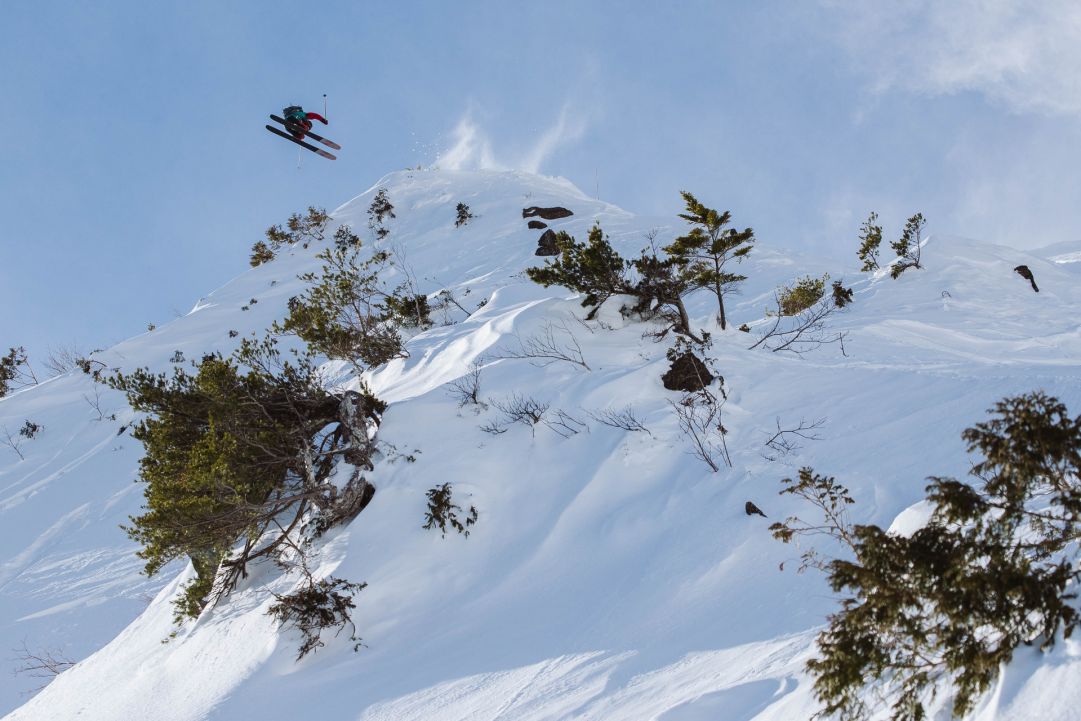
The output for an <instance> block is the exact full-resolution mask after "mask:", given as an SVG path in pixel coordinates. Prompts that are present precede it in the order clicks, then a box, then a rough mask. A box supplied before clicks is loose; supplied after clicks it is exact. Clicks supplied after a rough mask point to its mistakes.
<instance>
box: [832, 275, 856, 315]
mask: <svg viewBox="0 0 1081 721" xmlns="http://www.w3.org/2000/svg"><path fill="white" fill-rule="evenodd" d="M851 302H852V289H851V288H845V287H844V286H843V285H841V281H839V280H835V281H833V304H834V305H835V306H837V307H838V308H844V307H845V306H846V305H848V304H849V303H851Z"/></svg>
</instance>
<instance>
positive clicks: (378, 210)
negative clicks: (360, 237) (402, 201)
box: [368, 188, 398, 240]
mask: <svg viewBox="0 0 1081 721" xmlns="http://www.w3.org/2000/svg"><path fill="white" fill-rule="evenodd" d="M396 217H398V216H396V215H394V206H393V205H392V204H391V202H390V198H389V197H388V196H387V189H386V188H380V189H379V192H378V193H376V194H375V197H374V198H373V199H372V203H371V205H369V206H368V228H369V229H370V230H371V231H372V232H373V233H375V237H376V239H377V240H382V239H383V238H385V237H387V236H388V235H389V234H390V229H389V228H387V227H386V224H385V221H386V219H387V218H396Z"/></svg>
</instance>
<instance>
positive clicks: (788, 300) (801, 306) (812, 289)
mask: <svg viewBox="0 0 1081 721" xmlns="http://www.w3.org/2000/svg"><path fill="white" fill-rule="evenodd" d="M827 280H829V274H826V275H823V276H822V277H821V278H812V277H811V276H809V275H808V276H804V277H803V278H800V279H798V280H797V281H796V282H795V283H793V284H792V285H789V286H785V287H783V288H780V289H778V291H777V302H778V306H779V308H778V310H779V312H780V314H781V315H796V314H797V313H801V312H803V311H805V310H807V309H808V308H810V307H811V306H812V305H814V304H815V303H817V302H818V301H819V300H820V299H821V298H822V295H823V294H824V293H825V292H826V281H827Z"/></svg>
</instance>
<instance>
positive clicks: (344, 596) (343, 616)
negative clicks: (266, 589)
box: [267, 576, 368, 661]
mask: <svg viewBox="0 0 1081 721" xmlns="http://www.w3.org/2000/svg"><path fill="white" fill-rule="evenodd" d="M367 585H368V584H366V583H350V582H348V581H345V580H343V579H341V578H335V577H333V576H329V577H327V578H323V579H320V580H318V581H316V580H313V579H311V578H309V579H308V582H307V583H306V584H305V585H304V586H303V587H302V588H301V589H300V590H299V591H294V592H293V593H290V594H286V595H278V594H274V598H275V599H276V603H274V605H272V606H271V607H270V608H269V609H268V610H267V614H268V615H270V616H272V617H273V618H274V619H275V620H276V621H277V622H278V623H279V624H281V625H282V626H291V627H293V628H295V629H297V630H298V631H300V633H301V634H302V635H303V637H304V641H303V643H301V644H300V649H299V650H298V652H297V661H299V660H300V659H302V658H304V657H305V656H307V655H308V654H309V653H311V652H312V651H314V650H315V649H317V648H322V647H323V646H324V645H326V644H324V643H323V640H322V638H321V635H322V632H323V630H324V629H327V628H337V629H338V633H339V634H340V633H341V632H342V631H344V630H345V627H346V626H348V627H349V628H350V632H349V640H350V641H352V642H353V644H354V645H353V650H354V651H355V650H357V649H359V648H360V646H361V643H360V639H359V638H358V637H357V627H356V625H354V623H353V618H352V611H353V609H354V608H356V604H354V603H353V596H355V595H356V594H357V593H358V592H360V591H362V590H363V589H364V588H365V587H366V586H367Z"/></svg>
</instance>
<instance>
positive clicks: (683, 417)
mask: <svg viewBox="0 0 1081 721" xmlns="http://www.w3.org/2000/svg"><path fill="white" fill-rule="evenodd" d="M668 403H669V404H670V405H671V406H672V408H673V409H674V410H675V412H676V417H677V418H678V419H679V427H680V429H681V430H682V431H683V432H684V433H686V434H687V435H688V436H689V437H690V438H691V442H692V443H693V445H694V449H693V450H692V451H691V454H692V455H694V457H695V458H698V459H699V460H701V461H702V462H704V463H705V464H706V465H707V466H709V467H710V469H711V470H712V471H713V472H714V473H716V472H717V471H719V470H721V467H720V462H723V463H724V464H725V465H726V466H728V467H729V468H731V467H732V457H731V455H729V453H728V443H727V442H726V440H725V436H726V435H728V429H727V428H725V427H724V424H723V423H722V422H721V408H722V406H723V405H724V400H723V398H722V399H721V400H718V399H717V396H715V395H713V394H712V393H710V392H709V390H707V389H705V388H703V389H702V390H700V391H697V392H695V393H688V394H687V395H686V396H684V397H683V400H681V401H679V402H678V403H677V402H675V401H668Z"/></svg>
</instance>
